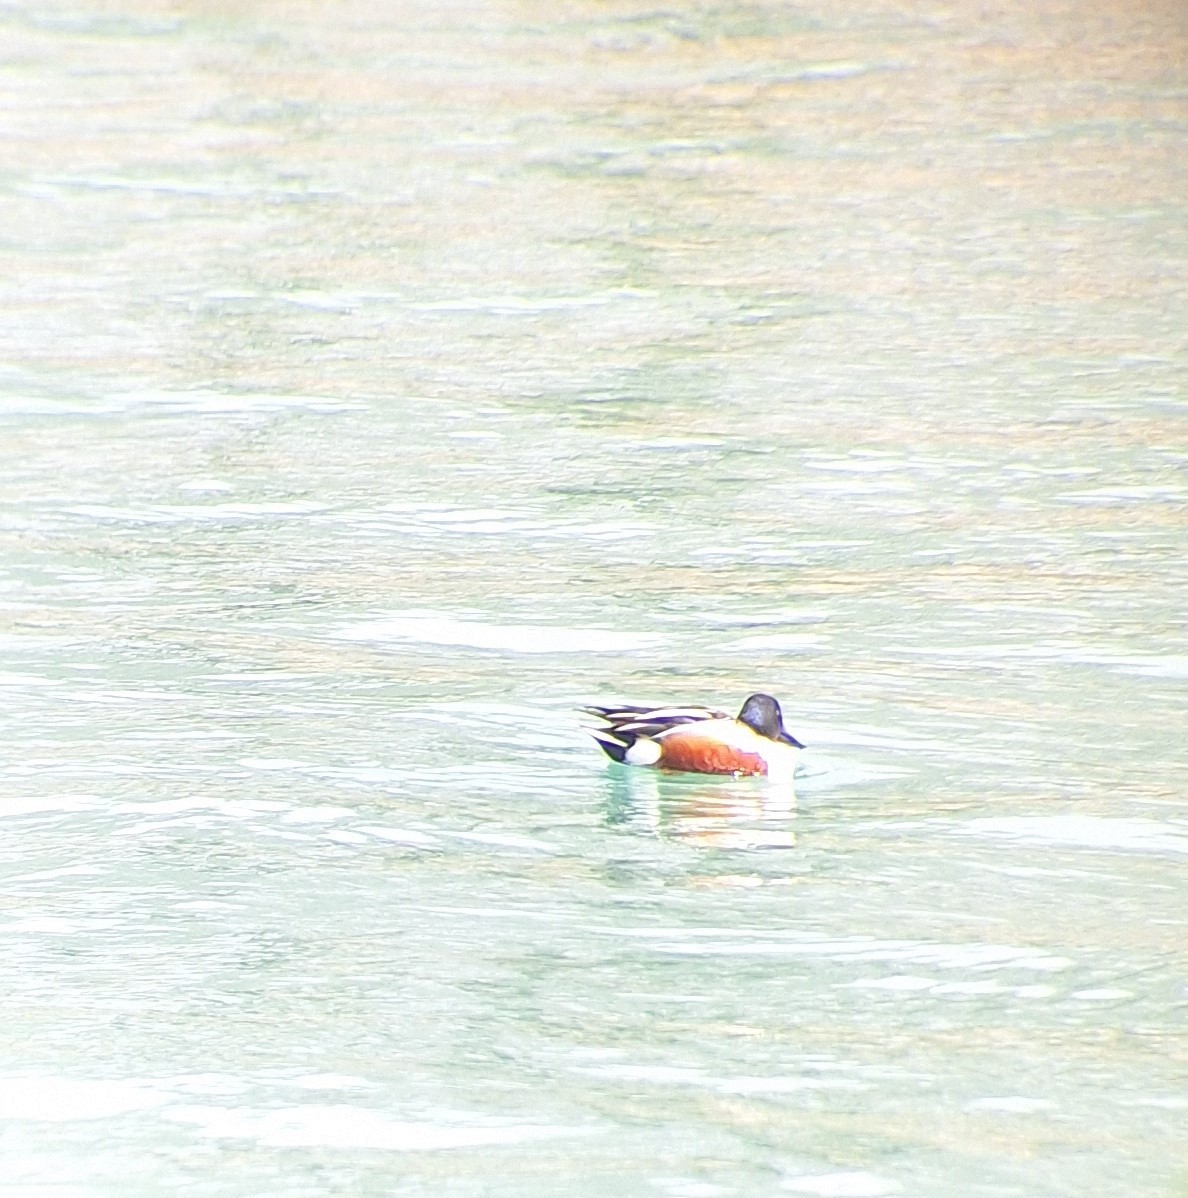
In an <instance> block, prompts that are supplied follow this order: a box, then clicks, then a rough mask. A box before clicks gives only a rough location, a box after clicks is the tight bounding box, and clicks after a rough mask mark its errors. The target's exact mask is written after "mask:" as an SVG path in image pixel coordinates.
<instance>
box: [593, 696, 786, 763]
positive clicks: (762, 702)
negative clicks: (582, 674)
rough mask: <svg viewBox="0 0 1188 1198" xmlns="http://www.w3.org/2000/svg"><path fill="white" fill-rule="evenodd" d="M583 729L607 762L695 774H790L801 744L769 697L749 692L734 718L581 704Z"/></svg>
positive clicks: (702, 710) (703, 711)
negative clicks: (585, 717) (586, 719)
mask: <svg viewBox="0 0 1188 1198" xmlns="http://www.w3.org/2000/svg"><path fill="white" fill-rule="evenodd" d="M582 711H583V712H584V713H585V714H586V715H588V716H591V717H592V718H593V719H594V720H596V721H597V723H595V724H592V725H589V726H588V727H587V728H586V731H587V732H589V733H590V735H591V736H592V737H594V739H595V740H596V741H597V742H598V747H599V748H600V749H601V750H602V751H603V752H604V753H605V754H606V755H607V756H608V757H610V758H611V759H612V760H614V761H621V762H625V763H626V764H627V765H650V766H655V767H656V768H658V769H666V770H686V771H688V772H690V773H695V774H772V775H777V774H778V775H780V776H781V777H786V778H790V777H791V776H792V770H793V769H794V768H795V765H796V758H797V753H798V750H800V749H803V748H804V745H802V744H801V743H800V741H798V740H797V739H796V737H794V736H792V735H791V733H789V732H788V730H787V729H786V728H785V727H784V717H783V713H782V712H781V711H780V705H779V704H778V703H777V702H776V701H775V700H774V699H773V698H772V697H771V696H770V695H752V696H751V697H750V698H749V699H748V700H747V701H746V702H745V703H744V704H743V705H742V710H741V711H740V712H739V713H738V718H737V719H735V718H733V717H732V716H729V715H727V714H726V713H725V712H724V711H714V710H712V709H711V708H708V707H627V706H623V707H583V708H582Z"/></svg>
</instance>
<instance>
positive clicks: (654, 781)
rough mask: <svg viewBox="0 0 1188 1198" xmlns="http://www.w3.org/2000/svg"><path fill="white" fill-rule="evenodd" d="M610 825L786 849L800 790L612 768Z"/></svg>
mask: <svg viewBox="0 0 1188 1198" xmlns="http://www.w3.org/2000/svg"><path fill="white" fill-rule="evenodd" d="M606 789H607V800H606V822H607V823H608V824H610V825H611V826H612V827H622V828H625V829H626V830H628V831H631V832H636V833H640V834H643V835H649V836H661V837H674V838H676V839H679V840H684V841H686V842H688V843H689V844H694V845H697V846H699V847H701V848H714V849H764V848H767V849H776V848H780V849H787V848H793V847H794V846H795V844H796V836H795V833H794V832H793V830H792V821H793V820H794V819H795V817H796V791H795V789H794V787H793V786H792V785H791V784H790V783H787V782H784V783H772V782H768V781H767V780H766V779H761V778H713V779H705V778H699V777H698V776H697V775H681V774H666V773H664V772H663V771H660V770H651V769H635V768H630V767H627V766H613V765H612V766H608V767H607V781H606Z"/></svg>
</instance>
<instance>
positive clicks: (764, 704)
mask: <svg viewBox="0 0 1188 1198" xmlns="http://www.w3.org/2000/svg"><path fill="white" fill-rule="evenodd" d="M738 722H739V723H740V724H746V726H747V727H748V728H751V729H752V730H754V731H755V732H758V733H759V735H760V736H766V737H767V739H768V740H778V741H782V742H783V743H784V744H786V745H792V746H793V748H796V749H803V748H804V745H802V744H801V743H800V741H798V740H797V739H796V737H794V736H793V735H792V734H791V733H790V732H789V731H788V729H787V728H785V727H784V713H783V712H782V711H780V705H779V704H778V703H777V702H776V701H775V700H774V699H773V698H772V697H771V696H770V695H752V696H751V697H750V698H749V699H748V700H747V701H746V702H745V703H744V704H743V705H742V711H740V712H739V713H738Z"/></svg>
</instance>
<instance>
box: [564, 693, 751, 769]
mask: <svg viewBox="0 0 1188 1198" xmlns="http://www.w3.org/2000/svg"><path fill="white" fill-rule="evenodd" d="M581 711H582V713H583V714H584V715H587V716H589V717H590V722H588V723H587V724H586V731H587V732H589V734H590V735H591V736H592V737H594V739H595V740H596V741H597V742H598V747H599V748H600V749H602V751H603V752H604V753H605V754H606V755H607V756H608V757H610V758H611V759H612V760H614V761H621V762H627V764H629V765H655V764H656V762H657V761H659V759H660V756H661V754H660V749H659V746H658V745H656V744H655V740H656V738H657V737H660V736H663V735H664V734H665V733H667V732H671V731H672V729H674V728H679V727H680V726H681V725H682V724H699V723H704V722H705V721H706V720H722V719H728V718H729V717H728V716H727V715H726V714H725V713H724V712H721V711H711V710H710V709H709V708H708V707H633V706H628V705H626V704H622V705H620V706H618V707H583V708H581Z"/></svg>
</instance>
